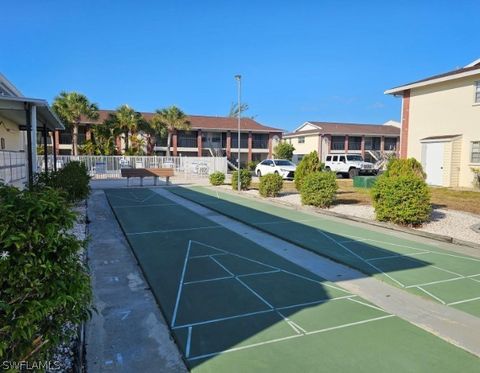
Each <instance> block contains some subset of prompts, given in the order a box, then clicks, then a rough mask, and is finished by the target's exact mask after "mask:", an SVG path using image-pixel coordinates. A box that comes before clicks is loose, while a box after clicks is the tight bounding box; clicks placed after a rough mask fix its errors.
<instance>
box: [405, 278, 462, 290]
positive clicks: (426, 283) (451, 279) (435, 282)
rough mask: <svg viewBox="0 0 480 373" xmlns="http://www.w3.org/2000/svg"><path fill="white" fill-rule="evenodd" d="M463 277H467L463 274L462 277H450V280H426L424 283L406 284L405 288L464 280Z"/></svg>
mask: <svg viewBox="0 0 480 373" xmlns="http://www.w3.org/2000/svg"><path fill="white" fill-rule="evenodd" d="M463 279H465V277H463V276H461V277H455V278H449V279H448V280H439V281H431V282H424V283H423V284H415V285H408V286H405V289H410V288H417V287H419V286H427V285H435V284H443V283H444V282H451V281H457V280H463Z"/></svg>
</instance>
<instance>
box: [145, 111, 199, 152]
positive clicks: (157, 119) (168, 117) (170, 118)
mask: <svg viewBox="0 0 480 373" xmlns="http://www.w3.org/2000/svg"><path fill="white" fill-rule="evenodd" d="M152 125H153V126H154V128H155V129H156V130H157V133H161V130H162V127H163V128H165V129H166V130H167V156H170V146H171V144H172V134H173V132H174V131H176V130H187V131H188V130H190V122H189V121H188V119H187V116H186V115H185V113H184V112H183V111H182V110H180V109H179V108H178V107H176V106H170V107H168V108H165V109H161V110H157V111H156V112H155V115H154V116H153V118H152Z"/></svg>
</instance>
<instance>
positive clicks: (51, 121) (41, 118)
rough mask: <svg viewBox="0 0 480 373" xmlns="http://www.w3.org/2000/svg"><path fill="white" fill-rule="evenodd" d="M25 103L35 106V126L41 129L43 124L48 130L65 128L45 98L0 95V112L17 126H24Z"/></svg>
mask: <svg viewBox="0 0 480 373" xmlns="http://www.w3.org/2000/svg"><path fill="white" fill-rule="evenodd" d="M26 105H34V106H36V107H37V128H39V129H41V128H42V127H43V124H45V125H46V127H47V128H48V129H49V130H50V131H54V130H63V129H65V127H64V125H63V123H62V122H61V121H60V119H58V117H57V116H56V115H55V113H54V112H53V111H52V109H51V108H50V106H49V105H48V102H47V101H46V100H42V99H38V98H28V97H12V96H0V114H1V115H2V116H4V117H6V118H7V119H9V120H11V121H12V122H14V123H16V124H17V125H18V126H19V127H25V126H26V124H27V123H26V115H25V111H26V108H25V106H26Z"/></svg>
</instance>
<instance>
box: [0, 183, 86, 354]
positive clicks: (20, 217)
mask: <svg viewBox="0 0 480 373" xmlns="http://www.w3.org/2000/svg"><path fill="white" fill-rule="evenodd" d="M75 219H76V216H75V214H74V213H73V212H72V211H71V210H70V208H69V204H68V203H67V202H66V201H65V199H64V198H63V197H62V192H60V191H58V190H55V189H52V188H44V189H38V190H28V189H26V190H22V191H20V190H18V189H16V188H14V187H11V186H5V185H0V248H1V249H0V253H1V254H2V256H1V257H0V295H1V296H0V361H33V360H35V361H38V360H44V359H46V358H48V356H49V354H50V352H51V350H52V349H53V348H54V347H56V346H57V345H58V344H59V343H60V342H62V341H63V340H64V339H65V338H66V337H67V335H65V332H64V331H63V330H64V329H63V328H62V327H63V325H65V324H66V323H73V324H79V323H81V322H82V321H85V320H87V319H88V318H89V316H90V307H91V301H92V292H91V288H90V279H89V276H88V273H87V270H86V268H85V266H84V265H83V264H82V262H81V261H80V260H79V256H78V254H79V251H80V250H82V249H83V248H84V245H85V242H84V241H81V240H78V239H77V238H76V237H75V236H74V235H73V234H70V233H68V230H69V229H71V228H72V227H73V224H74V222H75Z"/></svg>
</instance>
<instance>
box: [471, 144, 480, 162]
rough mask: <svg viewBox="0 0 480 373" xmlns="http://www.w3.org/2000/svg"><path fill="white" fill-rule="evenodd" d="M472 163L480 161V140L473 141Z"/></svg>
mask: <svg viewBox="0 0 480 373" xmlns="http://www.w3.org/2000/svg"><path fill="white" fill-rule="evenodd" d="M470 160H471V162H472V163H480V141H472V157H471V159H470Z"/></svg>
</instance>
